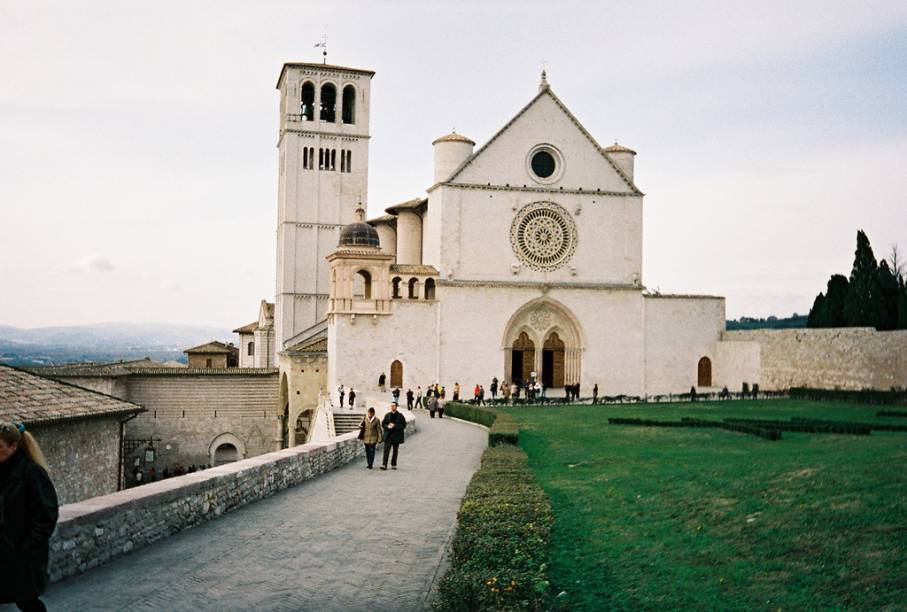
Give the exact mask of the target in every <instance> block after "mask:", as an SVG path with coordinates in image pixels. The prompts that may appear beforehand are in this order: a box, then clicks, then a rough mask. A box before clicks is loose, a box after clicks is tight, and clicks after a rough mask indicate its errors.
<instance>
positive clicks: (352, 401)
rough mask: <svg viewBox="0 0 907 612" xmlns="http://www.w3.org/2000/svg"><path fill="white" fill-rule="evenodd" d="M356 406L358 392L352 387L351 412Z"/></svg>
mask: <svg viewBox="0 0 907 612" xmlns="http://www.w3.org/2000/svg"><path fill="white" fill-rule="evenodd" d="M355 405H356V390H355V389H353V388H352V387H350V410H352V409H353V406H355Z"/></svg>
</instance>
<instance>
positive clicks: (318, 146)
mask: <svg viewBox="0 0 907 612" xmlns="http://www.w3.org/2000/svg"><path fill="white" fill-rule="evenodd" d="M374 74H375V73H374V72H373V71H371V70H359V69H356V68H346V67H343V66H334V65H331V64H316V63H287V64H284V65H283V69H282V70H281V72H280V77H279V78H278V80H277V90H278V91H279V92H280V117H279V132H278V138H277V151H278V180H277V289H276V293H277V295H276V296H275V313H274V314H275V316H274V327H275V331H276V340H277V341H276V350H277V352H280V351H282V350H283V349H284V344H285V343H286V342H287V341H288V340H290V339H291V338H293V337H294V336H296V335H297V334H299V333H300V332H302V331H305V330H306V329H307V328H309V327H311V326H312V325H314V324H316V323H318V322H320V321H322V320H324V319H325V316H326V314H327V311H328V304H329V293H330V265H329V263H328V262H327V260H326V259H325V257H326V256H327V255H328V254H329V253H330V252H331V251H333V250H334V249H335V248H336V245H337V242H338V238H339V236H340V230H341V229H342V228H343V227H344V226H345V225H347V224H349V223H352V222H353V221H354V220H355V218H356V208H357V207H358V206H359V202H366V201H367V196H368V143H369V105H370V104H369V103H370V99H369V93H370V86H371V79H372V77H373V76H374Z"/></svg>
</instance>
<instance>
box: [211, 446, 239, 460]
mask: <svg viewBox="0 0 907 612" xmlns="http://www.w3.org/2000/svg"><path fill="white" fill-rule="evenodd" d="M237 459H239V451H238V450H236V447H235V446H233V445H232V444H229V443H226V442H225V443H224V444H221V445H220V446H218V447H217V448H215V449H214V465H223V464H225V463H232V462H234V461H236V460H237Z"/></svg>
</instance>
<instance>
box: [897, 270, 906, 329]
mask: <svg viewBox="0 0 907 612" xmlns="http://www.w3.org/2000/svg"><path fill="white" fill-rule="evenodd" d="M898 283H899V284H900V286H901V295H900V298H898V329H907V282H905V281H904V278H903V277H899V278H898Z"/></svg>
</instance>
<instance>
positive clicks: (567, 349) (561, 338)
mask: <svg viewBox="0 0 907 612" xmlns="http://www.w3.org/2000/svg"><path fill="white" fill-rule="evenodd" d="M502 348H503V349H504V373H505V374H504V375H505V382H515V383H517V384H520V383H523V382H528V381H529V380H530V379H531V374H532V372H535V373H536V380H537V381H538V382H540V383H542V384H543V385H545V387H548V388H555V389H556V388H562V387H564V386H565V385H572V384H576V383H579V382H581V381H580V375H581V373H582V351H583V334H582V330H581V328H580V326H579V321H578V320H577V319H576V317H575V316H574V315H573V313H572V312H571V311H570V309H568V308H567V307H566V306H564V305H563V304H561V303H560V302H557V301H555V300H553V299H551V298H547V297H544V298H539V299H537V300H533V301H531V302H528V303H526V304H524V305H523V306H522V307H520V308H519V309H517V311H516V312H515V313H514V314H513V316H511V317H510V320H509V321H508V322H507V325H506V326H505V328H504V337H503V342H502Z"/></svg>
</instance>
